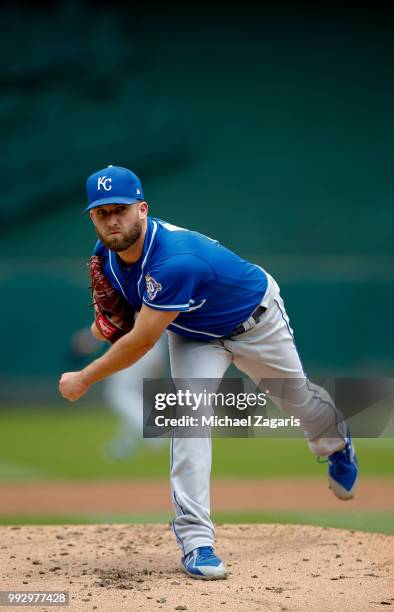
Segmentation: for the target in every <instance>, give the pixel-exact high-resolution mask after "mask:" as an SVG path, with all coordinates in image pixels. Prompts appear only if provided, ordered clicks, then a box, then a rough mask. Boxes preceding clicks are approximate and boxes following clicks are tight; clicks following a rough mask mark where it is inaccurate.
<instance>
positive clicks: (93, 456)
mask: <svg viewBox="0 0 394 612" xmlns="http://www.w3.org/2000/svg"><path fill="white" fill-rule="evenodd" d="M116 428H117V420H116V417H115V416H114V415H113V414H112V413H111V412H110V411H108V410H105V409H102V408H100V409H97V410H95V409H93V408H91V407H86V408H81V407H80V406H79V405H78V404H71V405H70V406H69V407H67V408H58V407H53V408H37V409H34V408H29V409H18V408H13V409H12V411H11V410H7V411H6V410H0V480H19V479H30V478H33V477H36V478H57V479H59V478H77V479H84V478H130V477H134V478H160V477H163V478H167V477H168V473H169V458H168V452H167V450H163V451H160V452H152V451H151V450H149V449H146V448H144V446H143V445H142V446H141V449H140V450H139V451H138V453H137V454H136V455H135V456H134V457H133V458H132V459H128V460H125V461H114V460H111V459H110V458H108V456H106V454H105V451H104V449H105V444H106V443H107V442H108V441H109V440H110V439H111V438H112V437H113V436H114V434H115V432H116ZM355 444H356V446H357V452H358V455H359V461H360V465H361V469H362V473H363V476H371V477H373V476H378V477H385V478H386V477H387V478H389V477H392V476H393V475H394V440H393V439H392V438H381V439H367V438H363V439H359V440H356V441H355ZM213 449H214V450H213V459H214V460H213V476H215V477H259V476H260V477H264V478H270V477H272V478H274V477H275V478H276V477H280V476H283V477H291V476H300V477H321V474H322V469H323V466H321V465H319V464H318V463H317V462H316V460H315V458H314V456H313V455H312V454H311V452H310V451H309V449H308V447H307V444H306V442H305V441H304V440H303V439H299V438H288V439H283V438H258V439H235V438H233V439H223V438H217V439H215V440H214V446H213Z"/></svg>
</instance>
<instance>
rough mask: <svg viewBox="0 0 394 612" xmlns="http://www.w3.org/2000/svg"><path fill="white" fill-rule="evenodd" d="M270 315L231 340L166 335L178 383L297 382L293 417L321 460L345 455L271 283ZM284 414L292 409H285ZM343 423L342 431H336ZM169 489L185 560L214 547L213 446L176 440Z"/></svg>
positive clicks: (332, 411) (331, 412)
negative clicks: (232, 369)
mask: <svg viewBox="0 0 394 612" xmlns="http://www.w3.org/2000/svg"><path fill="white" fill-rule="evenodd" d="M261 304H262V305H263V306H265V307H266V308H267V310H266V312H265V313H264V314H263V316H262V318H261V320H260V321H259V323H258V324H257V325H256V326H255V327H254V328H252V329H251V330H249V331H247V332H245V333H243V334H240V335H238V336H235V337H234V338H233V339H224V340H223V339H218V340H216V339H214V340H212V341H210V342H198V341H194V340H191V339H188V338H185V337H182V336H180V335H177V334H175V333H173V332H168V338H169V348H170V360H171V374H172V377H173V378H174V379H177V378H178V379H190V384H189V386H190V387H191V388H192V387H193V379H202V378H204V379H207V380H206V382H207V384H208V388H207V385H205V388H206V389H207V391H210V392H215V391H217V387H218V384H219V383H220V380H221V379H222V377H223V375H224V373H225V372H226V370H227V368H228V367H229V366H230V364H231V363H233V364H234V365H235V366H236V367H237V368H238V369H239V370H240V371H241V372H244V373H245V374H246V375H247V376H249V377H250V378H251V379H252V380H253V381H254V382H255V383H256V384H258V382H259V381H261V379H267V378H268V379H270V378H271V379H273V378H275V379H276V378H282V379H293V378H294V379H297V380H296V381H295V382H294V384H295V388H296V394H295V397H296V401H294V399H293V401H292V404H291V409H290V408H289V411H288V413H289V414H291V415H293V416H294V417H296V418H299V419H300V422H301V427H302V428H303V430H304V433H305V437H306V438H307V440H308V444H309V447H310V449H311V451H312V452H313V453H314V454H315V455H318V456H319V455H328V454H331V453H333V452H335V451H337V450H340V449H342V448H344V445H345V435H346V432H345V424H344V423H343V422H339V420H338V414H337V411H336V408H335V406H334V404H333V401H332V399H331V397H330V396H329V394H328V393H327V392H326V391H325V390H324V389H322V388H321V387H317V386H316V385H313V384H312V383H310V382H309V381H308V380H307V378H306V375H305V374H304V371H303V368H302V364H301V361H300V358H299V356H298V352H297V349H296V346H295V344H294V340H293V333H292V330H291V327H290V324H289V319H288V316H287V314H286V311H285V308H284V304H283V300H282V298H281V296H280V292H279V287H278V285H277V283H276V282H275V280H274V279H273V278H272V277H271V276H270V275H268V287H267V291H266V294H265V296H264V299H263V301H262V302H261ZM281 408H282V410H283V411H284V412H286V405H285V404H283V405H282V406H281ZM338 422H339V424H338ZM170 462H171V487H172V499H173V506H174V512H175V518H174V521H173V531H174V534H175V537H176V539H177V542H178V544H179V546H180V548H181V550H182V554H183V555H187V554H188V553H189V552H190V551H191V550H193V549H194V548H197V547H198V546H213V545H214V540H215V530H214V526H213V524H212V521H211V518H210V473H211V462H212V440H211V438H210V437H205V438H177V437H173V438H172V439H171V458H170Z"/></svg>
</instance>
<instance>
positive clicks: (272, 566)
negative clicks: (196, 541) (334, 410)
mask: <svg viewBox="0 0 394 612" xmlns="http://www.w3.org/2000/svg"><path fill="white" fill-rule="evenodd" d="M393 550H394V537H392V536H385V535H382V534H370V533H362V532H357V531H343V530H339V529H328V528H319V527H306V526H297V525H292V526H287V525H220V526H218V527H217V552H218V553H219V554H220V555H221V556H222V557H223V560H224V561H225V563H226V564H227V566H228V569H229V571H230V575H229V578H228V579H227V580H221V581H213V582H211V581H200V580H192V579H191V578H189V577H188V576H186V575H185V574H182V573H181V572H180V571H179V569H178V563H179V553H178V550H177V548H176V545H175V542H174V537H173V534H172V532H171V529H170V527H169V526H168V525H108V526H103V525H88V526H85V525H84V526H48V527H46V526H33V527H0V568H1V577H0V590H2V591H4V590H15V591H36V592H37V591H56V590H58V591H68V592H69V596H70V607H69V608H55V607H49V606H41V605H36V606H35V607H34V609H36V610H37V609H40V610H48V611H50V610H54V609H70V610H98V611H99V612H112V611H114V612H115V611H116V612H120V611H127V612H129V611H131V610H139V609H141V610H142V609H147V610H159V609H161V610H189V611H196V610H201V609H205V610H214V611H217V610H225V609H227V610H236V611H237V612H242V611H243V610H248V611H249V610H259V611H261V610H270V611H271V610H289V611H290V610H302V611H305V610H311V611H315V610H319V611H333V612H334V611H337V610H340V609H343V610H355V611H357V612H360V611H362V610H374V609H382V607H383V608H384V606H387V605H394V592H393V587H392V584H393V582H392V576H393ZM8 609H10V610H12V609H15V610H16V609H18V610H19V609H20V608H19V607H18V608H16V607H12V608H8ZM28 609H33V608H31V607H29V608H28Z"/></svg>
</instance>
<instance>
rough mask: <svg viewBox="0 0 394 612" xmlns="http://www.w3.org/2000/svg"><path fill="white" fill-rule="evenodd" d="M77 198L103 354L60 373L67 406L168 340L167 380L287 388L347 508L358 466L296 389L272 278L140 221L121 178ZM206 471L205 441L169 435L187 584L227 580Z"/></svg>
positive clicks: (129, 186)
mask: <svg viewBox="0 0 394 612" xmlns="http://www.w3.org/2000/svg"><path fill="white" fill-rule="evenodd" d="M87 196H88V205H87V207H86V211H87V212H89V214H90V218H91V220H92V222H93V224H94V227H95V229H96V232H97V234H98V237H99V240H98V242H97V244H96V247H95V249H94V253H93V255H92V257H91V260H90V271H91V278H92V292H93V302H94V308H95V322H94V323H93V325H92V333H93V334H94V335H95V336H96V337H98V338H100V339H106V340H108V341H110V342H111V343H112V346H111V347H110V348H109V349H108V350H107V352H106V353H105V354H104V355H102V356H101V357H100V358H98V359H96V360H95V361H93V362H92V363H90V364H89V365H88V366H87V367H85V368H84V369H83V370H81V371H79V372H67V373H65V374H63V375H62V377H61V379H60V383H59V388H60V392H61V394H62V395H63V397H65V398H66V399H68V400H70V401H76V400H78V399H79V398H80V397H81V396H82V395H84V394H85V393H86V392H87V391H88V389H89V388H90V387H91V386H92V385H93V384H94V383H96V382H97V381H99V380H102V379H104V378H106V377H107V376H109V375H111V374H113V373H114V372H118V371H119V370H122V369H124V368H127V367H128V366H130V365H132V364H133V363H136V362H137V361H138V360H139V359H141V357H142V356H143V355H145V354H146V353H147V352H148V351H149V350H150V349H151V348H152V347H153V346H154V345H155V343H156V342H157V341H158V339H159V338H160V336H161V334H162V333H163V332H164V331H165V330H167V335H168V340H169V348H170V360H171V373H172V377H173V378H174V379H190V380H191V382H192V381H193V379H209V381H211V387H212V388H210V389H209V391H212V392H215V391H216V386H217V385H218V384H219V382H220V380H221V379H222V377H223V375H224V374H225V372H226V370H227V368H228V367H229V366H230V364H231V363H233V364H234V365H235V366H236V367H237V368H238V369H239V370H240V371H241V372H243V373H245V374H247V375H248V376H249V377H250V378H251V379H252V380H253V381H254V382H256V383H258V382H259V381H261V380H262V379H267V378H270V379H274V378H278V379H295V380H296V381H297V384H296V388H297V393H296V401H294V402H293V403H292V406H291V414H292V415H293V416H294V417H297V418H298V419H299V420H300V422H301V426H302V428H303V430H304V432H305V436H306V438H307V440H308V444H309V446H310V449H311V450H312V452H313V453H314V454H315V455H317V456H318V457H320V456H327V457H328V478H329V485H330V488H331V489H332V490H333V492H334V493H335V495H337V497H339V498H340V499H350V498H352V497H353V495H354V490H355V487H356V483H357V478H358V464H357V459H356V456H355V452H354V448H353V445H352V441H351V438H350V433H349V430H348V429H347V427H346V424H345V423H344V422H343V420H341V419H340V418H338V412H337V410H336V408H335V405H334V404H333V402H332V400H331V397H330V396H329V395H328V394H327V393H326V392H325V391H324V390H323V389H321V388H320V387H316V385H313V384H312V383H310V382H309V381H308V380H307V377H306V376H305V374H304V371H303V368H302V365H301V361H300V358H299V355H298V352H297V349H296V347H295V344H294V340H293V332H292V329H291V327H290V324H289V319H288V316H287V314H286V311H285V307H284V304H283V300H282V298H281V296H280V292H279V287H278V285H277V283H276V282H275V280H274V279H273V278H272V276H271V275H270V274H268V272H266V271H265V270H263V269H262V268H260V267H259V266H257V265H254V264H252V263H250V262H248V261H245V260H244V259H241V258H240V257H238V256H237V255H236V254H235V253H233V252H231V251H230V250H228V249H226V248H225V247H224V246H222V245H221V244H219V243H218V242H217V241H216V240H212V239H211V238H208V237H206V236H204V235H202V234H199V233H197V232H194V231H189V230H187V229H183V228H180V227H177V226H174V225H172V224H170V223H167V222H165V221H162V220H160V219H157V218H154V217H150V216H148V204H147V203H146V201H145V200H144V196H143V190H142V185H141V182H140V180H139V178H138V177H137V176H136V175H135V174H134V173H133V172H131V171H130V170H128V169H126V168H121V167H118V166H108V167H107V168H104V169H103V170H100V171H98V172H96V173H94V174H92V175H91V176H89V178H88V179H87ZM134 313H138V316H136V317H135V316H134ZM282 409H283V410H284V411H286V406H283V407H282ZM210 472H211V439H210V438H209V437H206V438H185V437H182V438H177V437H172V439H171V486H172V498H173V506H174V513H175V518H174V520H173V531H174V534H175V537H176V539H177V542H178V544H179V547H180V549H181V562H180V567H181V569H182V570H183V571H184V572H185V573H187V574H188V575H190V576H191V577H192V578H200V579H218V578H226V577H227V570H226V567H225V565H224V563H223V562H222V560H221V559H220V558H219V557H218V556H217V555H216V553H215V551H214V542H215V530H214V526H213V524H212V521H211V518H210V499H209V485H210Z"/></svg>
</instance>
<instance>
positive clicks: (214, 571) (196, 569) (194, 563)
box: [180, 546, 227, 580]
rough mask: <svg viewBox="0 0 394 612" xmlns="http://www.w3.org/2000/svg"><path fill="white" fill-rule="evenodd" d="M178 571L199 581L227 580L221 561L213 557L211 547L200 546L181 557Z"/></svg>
mask: <svg viewBox="0 0 394 612" xmlns="http://www.w3.org/2000/svg"><path fill="white" fill-rule="evenodd" d="M180 569H181V570H182V571H183V572H185V573H186V574H188V575H189V576H191V578H198V579H200V580H221V579H224V578H227V570H226V568H225V566H224V563H223V561H221V559H219V557H217V556H216V555H215V552H214V550H213V548H212V546H200V547H199V548H195V549H194V550H192V551H191V552H190V553H189V554H188V555H186V557H182V559H181V563H180Z"/></svg>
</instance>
